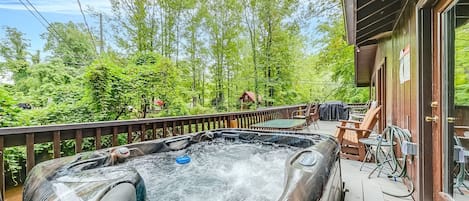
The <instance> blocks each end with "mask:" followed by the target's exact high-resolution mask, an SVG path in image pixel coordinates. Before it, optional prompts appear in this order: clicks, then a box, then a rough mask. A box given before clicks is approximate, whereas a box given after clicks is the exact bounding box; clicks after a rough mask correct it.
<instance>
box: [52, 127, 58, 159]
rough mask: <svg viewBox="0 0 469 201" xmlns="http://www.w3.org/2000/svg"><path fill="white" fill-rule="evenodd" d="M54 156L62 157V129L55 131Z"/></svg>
mask: <svg viewBox="0 0 469 201" xmlns="http://www.w3.org/2000/svg"><path fill="white" fill-rule="evenodd" d="M53 141H54V142H53V146H54V158H60V131H54V139H53Z"/></svg>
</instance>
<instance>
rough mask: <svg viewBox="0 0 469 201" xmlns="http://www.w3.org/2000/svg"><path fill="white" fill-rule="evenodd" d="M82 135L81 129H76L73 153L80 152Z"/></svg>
mask: <svg viewBox="0 0 469 201" xmlns="http://www.w3.org/2000/svg"><path fill="white" fill-rule="evenodd" d="M82 144H83V135H82V132H81V129H78V130H77V131H76V133H75V153H80V152H81V151H82Z"/></svg>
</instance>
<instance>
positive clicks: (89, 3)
mask: <svg viewBox="0 0 469 201" xmlns="http://www.w3.org/2000/svg"><path fill="white" fill-rule="evenodd" d="M303 1H307V0H303ZM21 2H23V3H24V4H26V5H27V6H28V8H29V9H30V10H31V11H33V12H35V11H34V9H33V8H32V7H31V6H30V5H29V3H28V0H0V38H1V37H3V36H4V33H3V29H2V28H3V27H5V26H10V27H15V28H17V29H18V30H19V31H21V32H23V33H25V38H26V39H28V40H29V41H30V44H31V47H30V48H29V51H30V52H35V51H36V50H42V48H43V46H44V44H45V41H44V40H42V39H41V34H42V33H44V32H46V27H45V26H47V24H46V23H45V22H44V21H42V23H43V24H44V25H42V24H41V21H39V20H38V19H36V18H35V17H34V16H33V15H32V14H31V13H30V12H29V11H28V10H27V8H26V7H25V6H24V5H23V4H22V3H21ZM29 2H30V3H31V4H33V5H34V7H35V8H36V9H37V10H38V11H39V12H40V13H41V14H42V15H43V16H44V18H46V20H47V21H48V22H49V23H53V22H68V21H72V22H75V23H83V22H84V21H83V16H82V15H81V12H80V7H79V5H78V2H77V0H29ZM80 3H81V5H82V8H83V9H84V10H85V16H86V18H87V21H88V24H89V26H90V27H91V29H96V28H97V27H99V24H98V23H99V22H98V20H97V19H95V18H92V17H91V16H89V15H87V13H86V10H87V9H88V8H92V9H93V10H94V11H98V12H103V13H108V14H110V13H111V4H110V2H109V0H80ZM36 15H37V14H36ZM37 16H38V15H37ZM38 17H39V16H38ZM39 18H40V17H39ZM315 21H316V20H311V21H310V24H308V25H303V27H302V28H301V32H302V34H303V35H305V36H307V37H308V41H311V42H309V43H310V44H308V45H307V47H306V51H307V52H310V53H312V52H316V51H317V48H318V47H315V45H314V44H312V43H313V41H312V39H314V38H319V37H320V35H318V34H317V32H316V26H317V22H315ZM105 26H106V24H105ZM41 52H42V51H41ZM42 53H44V54H43V55H41V56H47V54H48V53H47V52H42Z"/></svg>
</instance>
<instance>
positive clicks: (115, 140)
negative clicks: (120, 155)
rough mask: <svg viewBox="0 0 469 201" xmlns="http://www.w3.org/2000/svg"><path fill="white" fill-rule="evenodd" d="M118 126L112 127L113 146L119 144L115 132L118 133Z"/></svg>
mask: <svg viewBox="0 0 469 201" xmlns="http://www.w3.org/2000/svg"><path fill="white" fill-rule="evenodd" d="M118 132H119V131H118V128H117V127H112V146H113V147H115V146H117V145H119V141H117V134H118Z"/></svg>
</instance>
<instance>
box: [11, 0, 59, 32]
mask: <svg viewBox="0 0 469 201" xmlns="http://www.w3.org/2000/svg"><path fill="white" fill-rule="evenodd" d="M19 1H20V2H21V3H22V4H23V5H24V6H25V7H26V9H28V10H29V11H30V12H32V11H31V10H30V9H29V8H28V7H27V6H26V5H25V4H24V2H23V1H22V0H19ZM26 2H28V4H29V5H30V6H31V7H32V8H33V9H34V10H35V11H36V13H37V14H38V15H39V16H40V17H41V18H42V19H43V20H44V21H45V22H46V23H47V25H48V27H49V28H47V27H46V28H47V29H52V31H53V32H54V33H55V34H56V37H57V39H59V40H63V38H62V37H61V35H60V34H59V32H58V31H57V30H56V29H55V28H54V27H53V26H52V25H51V24H50V23H49V21H47V19H46V18H45V17H44V16H43V15H42V14H41V13H40V12H39V10H37V9H36V7H35V6H34V5H33V4H32V3H31V2H30V1H29V0H26ZM39 21H40V20H39ZM41 24H42V22H41Z"/></svg>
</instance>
